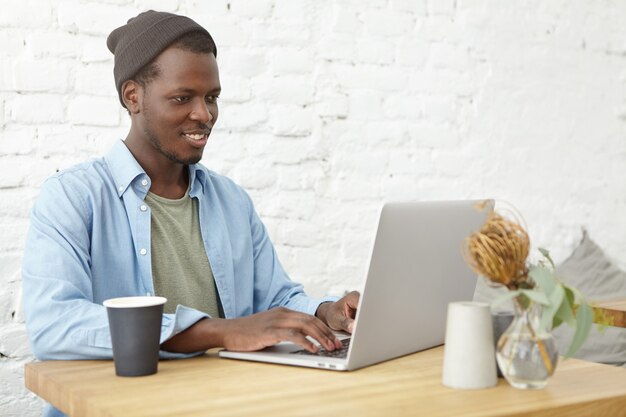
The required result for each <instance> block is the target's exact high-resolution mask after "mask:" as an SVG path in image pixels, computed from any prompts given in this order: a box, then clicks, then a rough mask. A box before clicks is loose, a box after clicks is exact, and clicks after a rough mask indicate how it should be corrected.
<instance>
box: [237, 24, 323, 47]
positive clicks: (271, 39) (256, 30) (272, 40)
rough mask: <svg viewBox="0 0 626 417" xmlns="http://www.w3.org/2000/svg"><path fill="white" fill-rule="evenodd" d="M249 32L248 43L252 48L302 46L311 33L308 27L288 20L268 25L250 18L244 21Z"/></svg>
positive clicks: (308, 41) (310, 38) (310, 36)
mask: <svg viewBox="0 0 626 417" xmlns="http://www.w3.org/2000/svg"><path fill="white" fill-rule="evenodd" d="M246 29H247V30H248V31H249V32H250V34H251V35H250V41H251V43H250V45H251V46H252V47H254V48H264V47H265V46H267V45H273V46H288V45H291V46H293V45H295V46H302V45H305V44H308V43H310V42H311V41H312V38H313V34H312V30H311V29H310V28H309V27H306V26H302V25H293V24H290V23H289V22H284V21H282V22H280V24H275V25H268V24H267V22H263V21H257V20H250V21H248V22H246Z"/></svg>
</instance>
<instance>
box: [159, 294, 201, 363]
mask: <svg viewBox="0 0 626 417" xmlns="http://www.w3.org/2000/svg"><path fill="white" fill-rule="evenodd" d="M205 318H211V316H209V315H208V314H206V313H203V312H201V311H198V310H195V309H193V308H189V307H185V306H183V305H180V304H179V305H178V307H176V313H175V314H165V315H163V327H162V331H161V341H160V343H161V344H163V343H164V342H165V341H167V340H169V339H171V338H172V337H174V336H176V335H177V334H179V333H181V332H183V331H185V330H187V329H188V328H190V327H191V326H193V325H194V324H196V323H197V322H198V321H200V320H202V319H205ZM204 352H205V351H204V350H202V351H198V352H193V353H176V352H168V351H165V350H161V351H160V352H159V357H160V358H161V359H181V358H191V357H193V356H198V355H202V354H203V353H204Z"/></svg>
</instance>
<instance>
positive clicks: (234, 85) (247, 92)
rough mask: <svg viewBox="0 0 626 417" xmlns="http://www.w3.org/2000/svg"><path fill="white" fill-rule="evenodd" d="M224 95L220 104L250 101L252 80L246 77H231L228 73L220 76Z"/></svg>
mask: <svg viewBox="0 0 626 417" xmlns="http://www.w3.org/2000/svg"><path fill="white" fill-rule="evenodd" d="M220 84H221V85H222V93H221V94H220V100H219V101H220V102H222V101H224V102H233V103H243V102H246V101H248V100H250V98H251V96H252V87H251V85H250V80H249V79H248V78H244V77H237V76H231V75H230V74H229V73H228V72H227V73H225V74H224V73H222V74H221V75H220Z"/></svg>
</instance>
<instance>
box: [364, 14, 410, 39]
mask: <svg viewBox="0 0 626 417" xmlns="http://www.w3.org/2000/svg"><path fill="white" fill-rule="evenodd" d="M359 16H360V18H361V20H363V23H364V25H365V31H366V32H367V33H368V34H371V35H378V36H397V35H401V34H404V33H411V32H412V30H413V29H414V26H415V18H414V17H413V16H412V15H411V14H409V13H400V12H394V11H390V10H368V11H366V12H363V13H360V14H359Z"/></svg>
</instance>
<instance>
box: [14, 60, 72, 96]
mask: <svg viewBox="0 0 626 417" xmlns="http://www.w3.org/2000/svg"><path fill="white" fill-rule="evenodd" d="M71 68H72V64H71V63H70V62H68V61H61V60H55V59H36V60H35V59H18V60H16V61H15V62H14V63H13V68H12V80H13V83H12V85H13V86H14V88H15V90H18V91H22V92H24V91H36V92H47V93H65V92H66V91H67V90H68V88H69V79H70V73H71Z"/></svg>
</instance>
